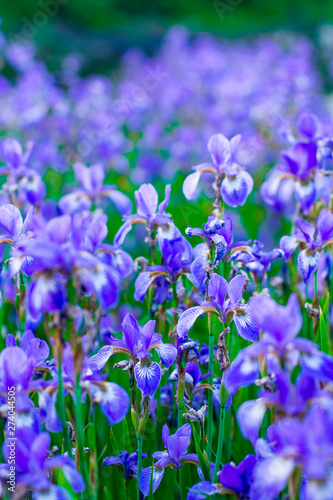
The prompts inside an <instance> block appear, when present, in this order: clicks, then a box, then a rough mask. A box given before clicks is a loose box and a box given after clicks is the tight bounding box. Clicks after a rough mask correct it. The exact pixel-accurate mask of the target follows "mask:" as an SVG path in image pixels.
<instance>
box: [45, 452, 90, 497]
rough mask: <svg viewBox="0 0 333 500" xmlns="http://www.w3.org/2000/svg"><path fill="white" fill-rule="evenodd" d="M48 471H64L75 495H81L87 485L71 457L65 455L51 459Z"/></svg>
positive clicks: (48, 463) (48, 462)
mask: <svg viewBox="0 0 333 500" xmlns="http://www.w3.org/2000/svg"><path fill="white" fill-rule="evenodd" d="M46 464H47V467H48V469H60V468H61V470H62V471H63V473H64V475H65V477H66V479H67V481H68V482H69V484H70V485H71V487H72V488H73V491H74V492H75V493H81V492H82V491H83V490H84V489H85V487H86V485H85V483H84V480H83V477H82V476H81V474H80V473H79V472H78V471H77V470H76V467H75V462H74V460H72V459H71V458H69V457H66V456H64V455H58V456H55V457H53V458H50V459H49V460H48V461H47V462H46Z"/></svg>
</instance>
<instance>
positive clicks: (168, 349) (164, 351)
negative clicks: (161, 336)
mask: <svg viewBox="0 0 333 500" xmlns="http://www.w3.org/2000/svg"><path fill="white" fill-rule="evenodd" d="M156 351H157V353H158V355H159V357H160V358H161V361H162V363H163V364H164V365H165V367H166V368H169V366H171V365H172V363H173V362H174V361H175V359H176V356H177V348H176V346H174V345H173V344H161V345H160V346H159V347H158V348H157V349H156Z"/></svg>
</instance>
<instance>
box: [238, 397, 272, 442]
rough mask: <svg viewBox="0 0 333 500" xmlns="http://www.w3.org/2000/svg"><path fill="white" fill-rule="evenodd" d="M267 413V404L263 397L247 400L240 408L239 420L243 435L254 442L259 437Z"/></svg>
mask: <svg viewBox="0 0 333 500" xmlns="http://www.w3.org/2000/svg"><path fill="white" fill-rule="evenodd" d="M265 413H266V406H265V405H264V403H263V401H262V399H261V398H259V399H255V400H253V401H245V402H244V403H243V404H241V406H240V407H239V409H238V412H237V421H238V425H239V428H240V430H241V432H242V434H243V436H244V437H245V438H247V439H249V440H250V441H251V443H252V444H254V443H255V442H256V440H257V439H258V434H259V429H260V426H261V423H262V420H263V418H264V415H265Z"/></svg>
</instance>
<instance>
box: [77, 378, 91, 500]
mask: <svg viewBox="0 0 333 500" xmlns="http://www.w3.org/2000/svg"><path fill="white" fill-rule="evenodd" d="M75 427H76V436H77V450H78V453H79V464H80V472H81V474H82V476H83V478H84V480H85V483H86V488H87V495H88V498H91V487H90V478H89V474H88V469H87V464H86V461H85V456H84V433H83V421H82V391H81V385H80V375H78V377H77V380H76V387H75Z"/></svg>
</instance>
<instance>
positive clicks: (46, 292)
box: [28, 274, 67, 317]
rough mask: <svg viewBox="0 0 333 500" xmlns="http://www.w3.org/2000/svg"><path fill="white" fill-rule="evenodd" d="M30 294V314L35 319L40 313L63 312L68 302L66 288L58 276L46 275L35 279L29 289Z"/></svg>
mask: <svg viewBox="0 0 333 500" xmlns="http://www.w3.org/2000/svg"><path fill="white" fill-rule="evenodd" d="M28 294H29V305H30V312H31V313H32V314H33V316H35V317H36V316H38V314H39V313H40V312H45V313H53V312H55V311H62V310H63V308H64V307H65V304H66V300H67V291H66V289H65V286H64V284H63V282H62V281H61V279H59V277H57V276H56V275H52V276H47V275H46V274H45V275H41V276H40V277H39V278H37V279H35V280H34V281H33V282H32V283H31V285H30V287H29V289H28Z"/></svg>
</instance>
